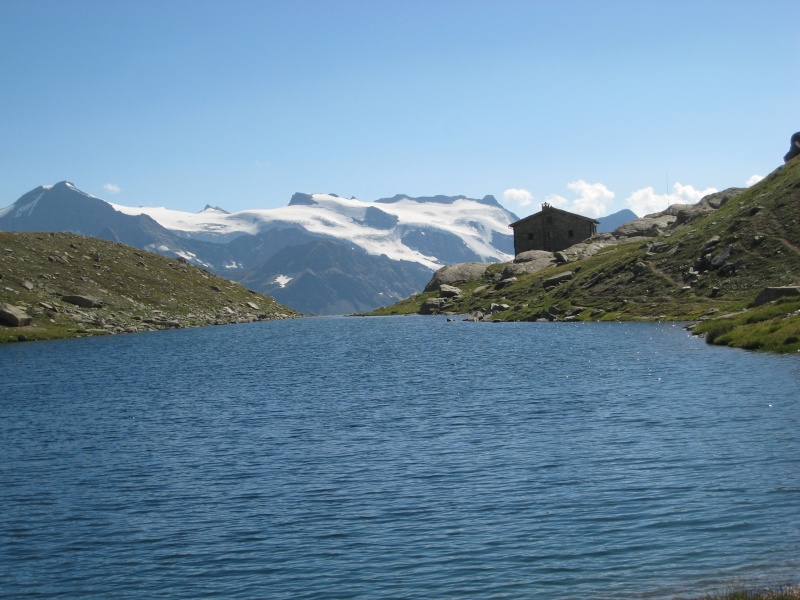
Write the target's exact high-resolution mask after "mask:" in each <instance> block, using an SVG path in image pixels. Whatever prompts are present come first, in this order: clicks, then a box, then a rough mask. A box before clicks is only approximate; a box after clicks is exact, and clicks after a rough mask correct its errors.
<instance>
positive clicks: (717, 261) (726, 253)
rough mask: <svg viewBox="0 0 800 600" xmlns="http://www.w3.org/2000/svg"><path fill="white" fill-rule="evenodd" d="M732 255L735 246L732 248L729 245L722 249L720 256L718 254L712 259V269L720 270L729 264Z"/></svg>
mask: <svg viewBox="0 0 800 600" xmlns="http://www.w3.org/2000/svg"><path fill="white" fill-rule="evenodd" d="M732 255H733V246H731V245H730V244H729V245H727V246H725V248H723V249H722V252H720V253H719V254H717V255H716V256H715V257H713V258H712V259H711V268H712V269H719V268H720V267H722V266H723V265H724V264H725V263H727V262H728V260H730V258H731V256H732Z"/></svg>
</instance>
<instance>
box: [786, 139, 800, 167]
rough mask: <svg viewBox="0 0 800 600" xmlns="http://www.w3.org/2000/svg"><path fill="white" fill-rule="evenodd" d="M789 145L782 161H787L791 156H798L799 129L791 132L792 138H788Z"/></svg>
mask: <svg viewBox="0 0 800 600" xmlns="http://www.w3.org/2000/svg"><path fill="white" fill-rule="evenodd" d="M789 143H790V144H791V146H789V152H787V153H786V155H785V156H784V157H783V162H785V163H787V162H789V161H790V160H792V159H793V158H795V157H797V156H800V131H798V132H797V133H794V134H792V138H791V139H790V140H789Z"/></svg>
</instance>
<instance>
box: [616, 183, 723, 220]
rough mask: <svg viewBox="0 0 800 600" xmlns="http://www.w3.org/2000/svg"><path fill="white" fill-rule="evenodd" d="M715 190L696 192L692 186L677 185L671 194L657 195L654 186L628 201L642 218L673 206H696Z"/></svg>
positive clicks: (641, 190)
mask: <svg viewBox="0 0 800 600" xmlns="http://www.w3.org/2000/svg"><path fill="white" fill-rule="evenodd" d="M716 191H717V190H716V189H715V188H706V189H705V190H696V189H694V187H692V186H691V185H681V184H680V183H676V184H675V185H673V186H672V192H670V193H669V194H657V193H656V191H655V189H653V187H652V186H647V187H646V188H642V189H639V190H636V191H635V192H633V193H632V194H631V195H630V196H628V198H627V199H626V201H627V203H628V206H630V208H631V210H632V211H633V212H635V213H636V214H637V215H639V216H640V217H642V216H644V215H649V214H651V213H654V212H660V211H662V210H664V209H665V208H667V207H668V206H670V205H672V204H696V203H697V202H698V201H699V200H701V199H702V198H703V196H707V195H708V194H713V193H714V192H716Z"/></svg>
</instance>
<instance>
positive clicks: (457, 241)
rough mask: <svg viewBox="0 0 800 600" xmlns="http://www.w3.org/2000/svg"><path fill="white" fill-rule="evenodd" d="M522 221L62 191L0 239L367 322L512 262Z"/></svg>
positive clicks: (486, 201)
mask: <svg viewBox="0 0 800 600" xmlns="http://www.w3.org/2000/svg"><path fill="white" fill-rule="evenodd" d="M515 220H517V216H516V215H514V214H513V213H511V212H509V211H508V210H506V209H505V208H503V207H502V206H501V205H500V204H499V203H498V202H497V201H496V200H495V199H494V198H493V197H492V196H486V197H484V198H482V199H471V198H467V197H465V196H432V197H423V198H411V197H408V196H405V195H397V196H394V197H392V198H383V199H380V200H376V201H374V202H363V201H360V200H357V199H355V198H350V199H346V198H341V197H339V196H337V195H335V194H304V193H297V194H294V196H292V198H291V200H290V201H289V203H288V205H287V206H284V207H280V208H275V209H264V210H247V211H241V212H234V213H229V212H227V211H225V210H223V209H221V208H219V207H212V206H206V208H205V209H204V210H202V211H200V212H198V213H189V212H181V211H175V210H170V209H168V208H163V207H129V206H122V205H118V204H113V203H111V202H108V201H106V200H103V199H101V198H98V197H96V196H93V195H91V194H88V193H86V192H83V191H81V190H80V189H78V188H77V187H76V186H75V185H73V184H72V183H70V182H67V181H62V182H59V183H56V184H54V185H45V186H39V187H37V188H35V189H33V190H31V191H30V192H28V193H27V194H24V195H23V196H22V197H20V198H19V199H18V200H17V201H16V202H14V203H13V204H11V205H10V206H8V207H6V208H4V209H0V230H4V231H59V232H61V231H63V232H73V233H80V234H84V235H89V236H94V237H98V238H102V239H106V240H110V241H115V242H120V243H124V244H127V245H130V246H135V247H138V248H142V249H146V250H151V251H154V252H158V253H160V254H163V255H166V256H172V257H180V258H182V259H184V260H186V261H187V262H188V263H191V264H194V265H197V266H200V267H203V268H205V269H207V270H208V271H210V272H213V273H216V274H219V275H222V276H224V277H227V278H229V279H232V280H235V281H240V282H242V283H245V284H246V285H248V286H249V287H251V288H252V289H255V290H257V291H259V292H262V293H265V294H268V295H270V296H272V297H274V298H275V299H276V300H278V301H279V302H281V303H282V304H286V305H287V306H291V307H292V308H294V309H296V310H298V311H301V312H303V313H306V314H344V313H353V312H361V311H366V310H371V309H374V308H377V307H379V306H384V305H388V304H391V303H393V302H396V301H397V300H399V299H402V298H405V297H406V296H408V295H409V294H411V293H413V292H416V291H418V290H420V289H421V288H422V287H424V285H425V283H426V282H427V281H428V280H429V279H430V276H431V274H432V273H433V272H434V271H435V270H436V269H438V268H439V267H441V266H443V265H446V264H451V263H456V262H468V261H477V262H500V261H504V260H509V259H510V258H511V255H512V254H513V237H512V234H511V230H510V229H509V228H508V225H509V224H510V223H512V222H514V221H515Z"/></svg>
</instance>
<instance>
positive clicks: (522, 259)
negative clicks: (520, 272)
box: [514, 250, 555, 263]
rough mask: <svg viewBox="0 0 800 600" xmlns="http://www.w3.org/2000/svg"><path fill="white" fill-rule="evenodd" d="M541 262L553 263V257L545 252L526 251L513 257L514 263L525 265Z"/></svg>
mask: <svg viewBox="0 0 800 600" xmlns="http://www.w3.org/2000/svg"><path fill="white" fill-rule="evenodd" d="M541 260H546V261H550V262H555V255H554V254H553V253H552V252H548V251H547V250H528V251H527V252H520V253H519V254H517V255H516V256H515V257H514V262H515V263H526V262H531V261H541Z"/></svg>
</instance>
